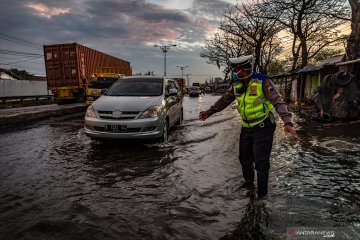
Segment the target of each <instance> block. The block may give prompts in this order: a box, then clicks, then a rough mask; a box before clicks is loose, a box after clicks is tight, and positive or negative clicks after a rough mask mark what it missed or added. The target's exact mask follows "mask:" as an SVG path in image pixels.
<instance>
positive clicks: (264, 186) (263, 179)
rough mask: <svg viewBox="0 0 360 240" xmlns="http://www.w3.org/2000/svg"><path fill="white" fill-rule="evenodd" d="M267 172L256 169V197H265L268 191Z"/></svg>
mask: <svg viewBox="0 0 360 240" xmlns="http://www.w3.org/2000/svg"><path fill="white" fill-rule="evenodd" d="M268 181H269V172H260V171H257V185H258V198H262V197H265V196H266V195H267V193H268Z"/></svg>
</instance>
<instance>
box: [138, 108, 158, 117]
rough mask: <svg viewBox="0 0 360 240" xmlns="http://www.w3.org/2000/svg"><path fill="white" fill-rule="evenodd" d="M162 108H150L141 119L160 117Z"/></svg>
mask: <svg viewBox="0 0 360 240" xmlns="http://www.w3.org/2000/svg"><path fill="white" fill-rule="evenodd" d="M160 109H161V107H160V106H152V107H150V108H148V109H147V110H146V111H145V112H143V114H141V116H140V118H155V117H157V116H159V113H160Z"/></svg>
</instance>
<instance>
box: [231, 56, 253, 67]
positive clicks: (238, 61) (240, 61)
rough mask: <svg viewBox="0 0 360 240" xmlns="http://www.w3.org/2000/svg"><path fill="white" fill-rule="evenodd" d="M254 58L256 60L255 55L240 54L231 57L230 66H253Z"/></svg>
mask: <svg viewBox="0 0 360 240" xmlns="http://www.w3.org/2000/svg"><path fill="white" fill-rule="evenodd" d="M253 60H254V56H253V55H245V56H240V57H237V58H229V65H230V66H245V65H249V64H250V66H251V68H252V66H253Z"/></svg>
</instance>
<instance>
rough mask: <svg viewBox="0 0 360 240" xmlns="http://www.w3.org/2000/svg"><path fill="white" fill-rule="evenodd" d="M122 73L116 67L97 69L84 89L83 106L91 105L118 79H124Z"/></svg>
mask: <svg viewBox="0 0 360 240" xmlns="http://www.w3.org/2000/svg"><path fill="white" fill-rule="evenodd" d="M122 72H123V70H122V69H121V68H117V67H97V68H96V72H95V73H93V74H92V75H91V78H90V81H89V84H88V86H87V87H86V89H85V94H86V101H85V104H86V105H90V104H92V103H93V102H94V101H95V100H96V99H98V98H99V97H100V96H101V93H102V91H104V90H106V89H108V88H109V87H110V86H111V85H112V84H113V83H114V82H116V81H117V80H118V79H120V78H123V77H125V74H122Z"/></svg>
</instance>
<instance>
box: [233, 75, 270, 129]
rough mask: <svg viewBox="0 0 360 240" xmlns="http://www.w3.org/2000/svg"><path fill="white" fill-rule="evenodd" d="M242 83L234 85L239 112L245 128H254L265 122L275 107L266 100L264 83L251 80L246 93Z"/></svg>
mask: <svg viewBox="0 0 360 240" xmlns="http://www.w3.org/2000/svg"><path fill="white" fill-rule="evenodd" d="M241 87H243V85H242V83H241V82H236V83H235V84H234V85H233V89H234V94H235V97H236V100H237V102H238V104H239V105H238V108H237V109H238V112H239V113H240V116H241V118H242V119H243V121H242V126H243V127H248V128H251V127H254V126H256V125H258V124H259V123H261V122H263V121H264V120H265V119H266V118H267V117H268V116H269V113H270V111H271V110H272V109H273V108H274V106H273V105H272V104H271V103H270V101H269V100H267V99H266V98H265V95H264V92H263V86H262V81H261V80H258V79H251V80H250V82H249V84H248V86H247V88H246V92H244V93H242V92H243V91H244V87H243V88H241Z"/></svg>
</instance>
